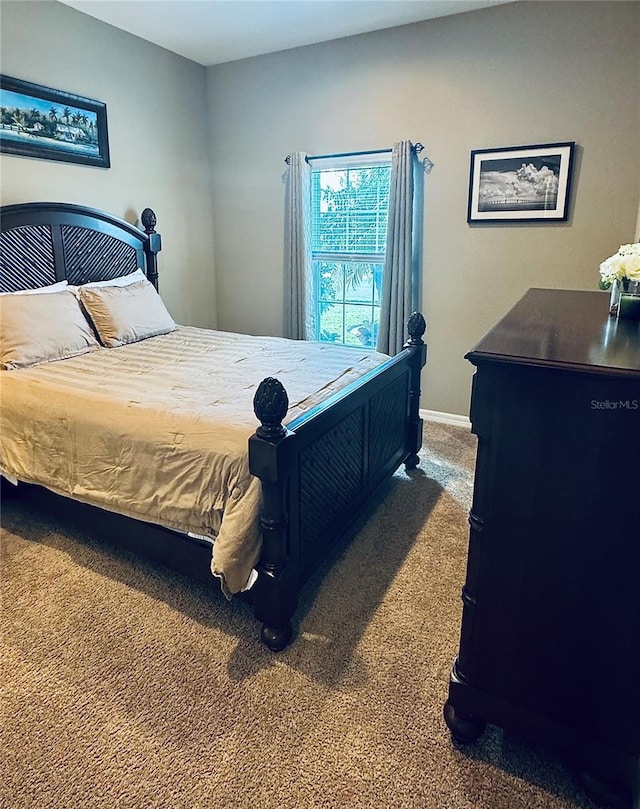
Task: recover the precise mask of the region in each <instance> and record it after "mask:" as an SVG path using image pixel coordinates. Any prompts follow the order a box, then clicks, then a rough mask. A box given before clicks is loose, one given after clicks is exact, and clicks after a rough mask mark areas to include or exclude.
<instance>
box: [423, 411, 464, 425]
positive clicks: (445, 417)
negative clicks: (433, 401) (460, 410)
mask: <svg viewBox="0 0 640 809" xmlns="http://www.w3.org/2000/svg"><path fill="white" fill-rule="evenodd" d="M420 418H423V419H427V420H428V421H435V422H437V423H438V424H451V425H452V426H453V427H465V428H466V429H467V430H470V429H471V422H470V421H469V418H468V417H467V416H459V415H458V414H457V413H442V412H441V411H440V410H422V409H421V410H420Z"/></svg>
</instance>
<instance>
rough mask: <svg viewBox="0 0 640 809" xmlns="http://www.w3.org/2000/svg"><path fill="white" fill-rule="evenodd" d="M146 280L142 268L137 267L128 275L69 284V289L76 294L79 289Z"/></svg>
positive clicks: (114, 285)
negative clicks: (78, 284) (77, 284)
mask: <svg viewBox="0 0 640 809" xmlns="http://www.w3.org/2000/svg"><path fill="white" fill-rule="evenodd" d="M146 280H147V276H146V275H145V274H144V270H141V269H140V267H138V269H137V270H136V271H135V272H130V273H129V275H119V276H118V277H117V278H109V280H108V281H89V283H87V284H82V285H80V286H76V285H75V284H69V289H70V290H71V291H72V292H73V293H75V294H76V295H77V294H78V290H79V289H95V288H97V287H127V286H129V284H138V283H140V281H146Z"/></svg>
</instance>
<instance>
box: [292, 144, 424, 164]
mask: <svg viewBox="0 0 640 809" xmlns="http://www.w3.org/2000/svg"><path fill="white" fill-rule="evenodd" d="M411 148H412V150H413V151H414V152H415V153H416V154H420V152H421V151H422V150H423V149H424V146H423V145H422V144H421V143H416V144H415V145H413V146H412V147H411ZM392 151H393V149H392V148H390V149H367V150H366V151H364V152H338V153H336V154H314V155H307V156H306V158H305V160H306V161H307V163H308V162H309V161H310V160H325V159H326V158H328V157H361V156H362V155H369V154H387V153H391V152H392ZM284 162H285V163H286V164H287V166H288V165H289V163H290V162H291V157H290V155H287V156H286V157H285V159H284ZM429 162H431V161H429Z"/></svg>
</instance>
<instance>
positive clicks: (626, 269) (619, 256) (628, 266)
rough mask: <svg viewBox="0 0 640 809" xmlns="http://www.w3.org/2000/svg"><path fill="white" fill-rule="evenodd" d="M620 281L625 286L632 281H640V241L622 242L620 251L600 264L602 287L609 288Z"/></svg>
mask: <svg viewBox="0 0 640 809" xmlns="http://www.w3.org/2000/svg"><path fill="white" fill-rule="evenodd" d="M618 281H620V282H621V283H620V286H623V287H624V288H626V287H628V286H629V282H630V281H635V282H638V281H640V242H634V243H633V244H621V245H620V248H619V250H618V252H617V253H615V254H614V255H613V256H609V258H608V259H607V260H606V261H603V262H602V264H601V265H600V288H601V289H609V287H610V286H611V285H612V284H615V283H616V282H618Z"/></svg>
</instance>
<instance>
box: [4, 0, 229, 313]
mask: <svg viewBox="0 0 640 809" xmlns="http://www.w3.org/2000/svg"><path fill="white" fill-rule="evenodd" d="M0 37H1V40H0V42H1V49H2V50H1V53H2V56H1V61H0V68H1V70H2V73H4V74H6V75H9V76H13V77H15V78H20V79H25V80H27V81H31V82H34V83H36V84H41V85H45V86H47V87H53V88H55V89H57V90H64V91H67V92H70V93H75V94H77V95H81V96H86V97H89V98H95V99H97V100H99V101H103V102H105V103H106V105H107V118H108V128H109V147H110V152H111V168H110V169H98V168H94V167H87V166H81V165H76V164H71V163H61V162H56V161H50V160H37V159H31V158H26V157H19V156H14V155H6V154H3V155H0V172H1V174H0V190H1V195H2V204H3V205H6V204H10V203H19V202H31V201H38V200H44V201H60V202H72V203H77V204H82V205H88V206H90V207H93V208H99V209H101V210H105V211H108V212H109V213H112V214H114V215H115V216H119V217H121V218H123V219H127V220H128V221H130V222H132V223H135V222H136V219H137V217H139V216H140V213H141V212H142V210H143V209H144V208H145V207H147V206H148V207H151V208H153V209H154V210H155V212H156V214H157V217H158V232H160V233H161V234H162V237H163V249H162V253H161V254H160V257H159V270H160V290H161V292H162V296H163V298H164V300H165V302H166V304H167V306H168V308H169V310H170V311H171V313H172V315H173V316H174V318H175V319H176V320H177V321H178V322H180V323H184V324H187V325H195V326H202V327H209V328H211V327H215V326H216V325H217V313H216V284H215V266H214V242H213V204H212V192H211V182H210V162H209V160H210V154H209V147H208V142H209V135H208V119H207V105H208V99H207V93H206V71H205V68H204V67H202V66H201V65H198V64H196V63H195V62H191V61H189V60H188V59H184V58H183V57H180V56H176V55H175V54H173V53H171V52H169V51H167V50H165V49H164V48H160V47H158V46H156V45H152V44H151V43H149V42H145V41H144V40H142V39H139V38H138V37H135V36H133V35H131V34H128V33H125V32H124V31H121V30H119V29H117V28H114V27H113V26H111V25H107V24H106V23H103V22H101V21H99V20H96V19H94V18H93V17H89V16H88V15H86V14H82V13H81V12H79V11H76V10H75V9H72V8H70V7H69V6H66V5H63V4H62V3H56V2H52V0H34V1H32V2H16V0H2V2H1V3H0Z"/></svg>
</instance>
